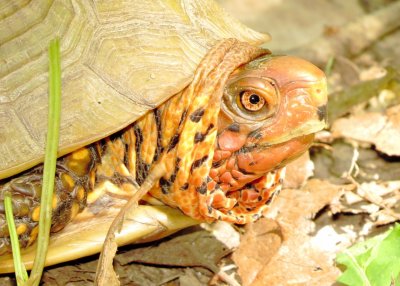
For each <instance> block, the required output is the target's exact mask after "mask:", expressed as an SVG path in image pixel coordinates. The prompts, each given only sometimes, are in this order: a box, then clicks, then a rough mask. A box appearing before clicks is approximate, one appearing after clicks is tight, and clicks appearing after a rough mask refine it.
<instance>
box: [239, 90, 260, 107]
mask: <svg viewBox="0 0 400 286" xmlns="http://www.w3.org/2000/svg"><path fill="white" fill-rule="evenodd" d="M240 103H241V105H242V106H243V108H244V109H246V110H247V111H250V112H251V111H253V112H255V111H259V110H261V109H262V108H263V107H264V106H265V104H266V102H265V99H264V97H262V96H261V95H259V94H257V93H255V92H252V91H242V92H241V93H240Z"/></svg>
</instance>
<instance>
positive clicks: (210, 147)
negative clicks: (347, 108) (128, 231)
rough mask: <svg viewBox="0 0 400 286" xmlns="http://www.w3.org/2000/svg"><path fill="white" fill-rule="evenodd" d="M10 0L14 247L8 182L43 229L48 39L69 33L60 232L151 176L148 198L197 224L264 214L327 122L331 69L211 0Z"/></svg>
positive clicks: (4, 45)
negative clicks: (275, 42) (283, 47)
mask: <svg viewBox="0 0 400 286" xmlns="http://www.w3.org/2000/svg"><path fill="white" fill-rule="evenodd" d="M1 9H2V11H1V12H2V13H1V14H2V18H1V24H0V29H1V33H0V35H1V45H0V60H1V62H2V65H1V67H0V70H1V72H0V76H1V78H0V86H1V89H0V92H1V93H0V122H1V125H0V139H1V140H0V179H1V181H0V253H1V254H3V257H5V256H4V255H5V254H6V253H8V252H9V251H10V246H9V238H8V232H7V225H6V222H5V218H4V206H3V195H4V193H5V192H10V193H11V194H12V195H13V206H14V215H15V220H16V225H17V231H18V234H19V239H20V243H21V244H22V246H23V247H28V246H30V245H32V244H34V242H35V239H36V236H37V230H38V225H37V224H38V218H39V213H40V202H39V197H40V189H41V181H42V172H43V167H42V161H43V157H44V142H45V139H44V138H45V134H46V118H47V89H46V86H47V51H46V44H45V43H47V42H48V41H49V40H50V39H52V38H54V37H56V36H58V37H59V38H60V41H61V57H62V109H61V127H60V143H59V159H58V161H57V168H56V177H55V194H54V197H53V218H52V232H55V233H56V232H59V231H61V230H62V231H64V233H65V235H67V236H68V234H69V233H71V232H69V231H66V230H67V229H68V225H69V224H70V222H71V220H74V219H77V218H78V217H79V216H81V219H80V222H81V224H79V226H80V229H78V230H77V231H78V233H79V232H80V231H81V232H82V233H84V231H85V230H84V229H83V228H84V227H82V225H97V226H99V225H101V224H103V222H102V220H101V219H100V215H98V213H99V212H103V213H104V212H105V213H106V214H107V213H108V211H109V209H111V208H112V206H114V204H115V205H118V204H116V203H114V201H116V200H119V199H121V198H122V199H125V198H127V197H128V198H129V197H131V196H132V195H133V194H135V192H137V191H138V190H140V189H141V188H143V185H145V184H147V186H148V188H149V192H148V194H147V195H146V197H145V200H147V201H150V202H155V203H156V204H157V203H162V204H165V205H167V206H168V207H160V208H159V210H161V212H163V211H166V209H168V208H169V207H172V208H174V209H175V210H174V211H173V212H174V213H173V214H176V213H183V214H185V215H186V216H189V217H191V218H192V219H191V220H190V222H189V224H190V223H195V222H198V221H205V222H213V221H216V220H223V221H227V222H230V223H236V224H245V223H249V222H252V221H255V220H257V219H258V218H260V217H261V216H262V214H263V213H264V212H265V211H266V210H267V209H268V206H269V204H270V203H271V201H272V199H273V198H274V196H275V194H277V193H278V191H279V190H280V188H281V186H282V182H283V178H284V172H285V166H286V165H287V164H288V163H289V162H290V161H292V160H294V159H295V158H297V157H298V156H300V155H301V154H303V153H304V152H306V151H307V150H308V148H309V147H310V145H311V144H312V142H313V139H314V134H315V133H316V132H317V131H319V130H321V129H323V128H324V127H325V124H326V103H327V88H326V78H325V75H324V73H323V72H322V71H321V70H320V69H319V68H318V67H316V66H314V65H313V64H311V63H309V62H307V61H305V60H303V59H300V58H296V57H293V56H285V55H274V54H272V53H271V52H270V51H269V50H267V49H264V48H260V47H259V45H260V44H262V43H263V42H265V41H267V40H268V39H269V36H267V35H265V34H261V33H258V32H255V31H253V30H251V29H250V28H247V27H245V26H244V25H242V24H241V23H239V22H238V21H237V20H235V19H233V18H232V17H231V16H229V15H228V14H227V13H226V12H224V11H223V10H222V9H221V8H219V7H218V6H217V4H215V3H214V2H213V1H211V0H181V1H178V0H145V1H126V2H125V1H113V2H110V1H96V2H90V1H86V0H77V1H61V0H55V1H53V2H52V3H48V1H44V0H43V1H31V2H29V3H27V4H24V3H19V2H17V1H15V2H14V1H11V2H7V4H6V5H4V6H3V7H2V8H1ZM160 166H161V167H162V168H161V169H162V170H163V171H162V172H161V173H157V174H159V175H154V174H155V171H154V170H155V169H157V168H160ZM87 210H90V211H87ZM166 212H168V211H166ZM82 214H85V215H86V216H82ZM171 216H173V215H170V217H171ZM82 217H84V219H83V218H82ZM78 221H79V219H78ZM96 223H97V224H96ZM177 224H178V223H177ZM182 227H183V226H182ZM93 229H96V227H92V228H91V231H94V230H93ZM74 233H75V234H74V235H72V236H73V238H68V239H70V240H73V239H77V236H78V235H76V232H74ZM86 235H87V234H84V235H83V236H84V237H86ZM70 236H71V235H70ZM61 241H62V240H61ZM125 243H126V242H125ZM50 247H52V246H51V245H50ZM82 247H84V248H85V247H87V248H88V246H85V245H83V246H82ZM0 259H1V257H0ZM58 259H59V260H58V262H59V261H62V260H66V259H68V258H67V255H63V257H62V258H58ZM60 259H61V260H60ZM49 263H51V262H49Z"/></svg>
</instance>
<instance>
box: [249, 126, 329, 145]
mask: <svg viewBox="0 0 400 286" xmlns="http://www.w3.org/2000/svg"><path fill="white" fill-rule="evenodd" d="M325 127H326V122H325V121H321V120H318V119H312V120H309V121H307V122H304V123H303V124H301V125H299V126H297V127H295V128H293V129H292V130H290V131H289V132H287V133H286V134H283V135H282V136H278V137H275V138H269V139H266V141H267V142H258V143H255V144H254V145H255V146H257V148H259V149H264V148H267V147H271V146H273V145H279V144H283V143H285V142H289V141H291V140H293V139H296V138H299V137H303V136H307V135H311V134H315V133H317V132H318V131H321V130H322V129H324V128H325ZM249 147H250V146H249ZM244 148H246V147H244Z"/></svg>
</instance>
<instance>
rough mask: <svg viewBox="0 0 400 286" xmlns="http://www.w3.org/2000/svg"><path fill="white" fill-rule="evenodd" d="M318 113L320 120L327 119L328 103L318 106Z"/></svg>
mask: <svg viewBox="0 0 400 286" xmlns="http://www.w3.org/2000/svg"><path fill="white" fill-rule="evenodd" d="M317 115H318V119H319V120H320V121H322V120H326V116H327V113H326V104H324V105H320V106H318V108H317Z"/></svg>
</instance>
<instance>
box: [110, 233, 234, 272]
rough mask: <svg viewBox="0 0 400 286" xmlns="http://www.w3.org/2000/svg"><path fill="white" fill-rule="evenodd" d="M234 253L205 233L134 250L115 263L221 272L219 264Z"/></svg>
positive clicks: (185, 235)
mask: <svg viewBox="0 0 400 286" xmlns="http://www.w3.org/2000/svg"><path fill="white" fill-rule="evenodd" d="M230 252H231V250H230V249H229V248H228V247H227V246H225V245H224V244H223V243H221V242H220V241H219V240H217V239H216V238H215V237H214V236H213V235H212V234H211V233H209V232H208V231H205V230H201V231H195V232H191V233H188V234H184V235H179V236H176V237H173V238H172V239H169V240H167V241H165V242H162V243H160V244H159V245H157V246H150V247H143V248H137V249H133V250H131V251H128V252H125V253H124V254H123V255H119V256H118V257H116V258H115V261H117V262H119V263H120V264H121V265H125V264H128V263H132V262H138V263H144V264H152V265H168V266H170V267H173V266H179V267H189V266H202V267H204V268H207V269H209V270H211V271H213V272H214V273H217V272H218V270H219V269H218V266H217V263H218V262H219V261H220V260H221V258H222V257H224V256H226V255H228V254H229V253H230Z"/></svg>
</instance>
